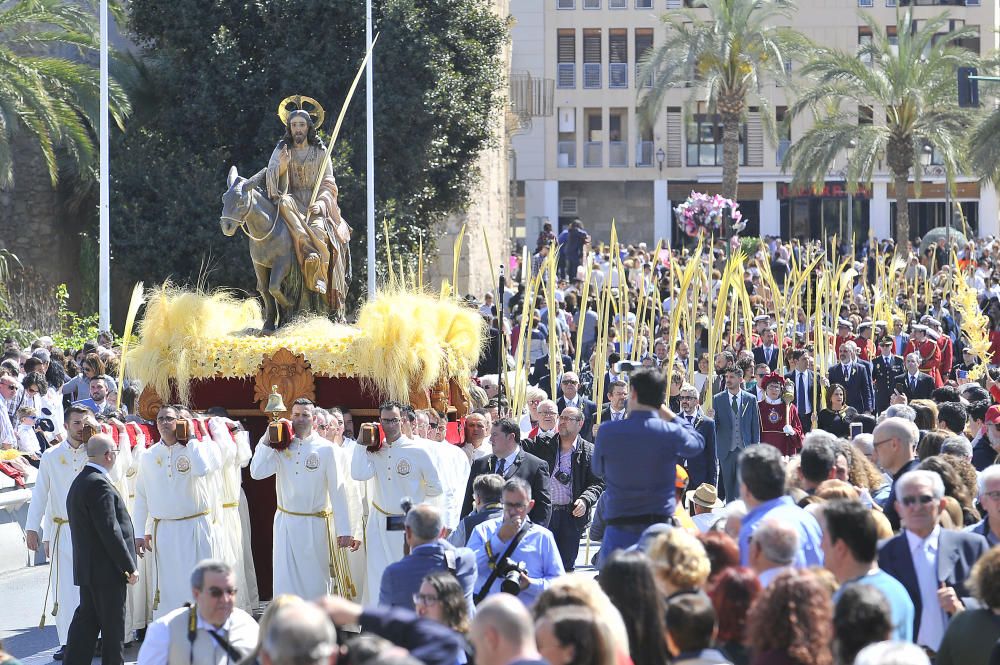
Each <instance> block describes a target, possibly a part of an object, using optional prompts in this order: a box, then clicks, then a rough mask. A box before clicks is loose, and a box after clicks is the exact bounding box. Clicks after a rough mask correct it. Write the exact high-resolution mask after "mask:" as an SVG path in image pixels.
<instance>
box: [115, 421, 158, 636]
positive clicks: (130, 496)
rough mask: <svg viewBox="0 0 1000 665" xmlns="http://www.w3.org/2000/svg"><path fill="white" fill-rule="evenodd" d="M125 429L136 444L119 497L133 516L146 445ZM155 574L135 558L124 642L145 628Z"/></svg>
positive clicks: (147, 561)
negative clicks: (136, 578) (135, 578)
mask: <svg viewBox="0 0 1000 665" xmlns="http://www.w3.org/2000/svg"><path fill="white" fill-rule="evenodd" d="M125 426H126V427H133V428H135V429H136V444H135V448H133V449H132V463H131V464H129V466H128V469H126V471H125V486H126V488H127V490H128V491H127V492H126V493H125V494H123V495H122V496H124V497H125V507H126V508H128V512H129V514H130V515H132V516H134V515H135V482H136V478H137V474H138V473H139V461H140V460H141V459H142V456H143V455H145V454H146V446H147V445H149V443H150V442H149V441H146V435H145V434H144V433H143V431H142V430H141V429H139V428H138V426H137V425H135V423H126V425H125ZM133 527H134V528H135V531H136V536H137V537H139V536H141V535H142V534H140V533H139V532H140V531H142V529H140V528H139V527H138V526H135V525H134V524H133ZM155 574H156V568H155V567H154V564H153V557H152V556H144V557H142V558H141V559H139V581H138V582H136V583H135V584H130V585H129V586H128V588H127V589H126V591H127V593H128V595H127V597H126V601H127V604H126V606H125V636H126V639H128V636H129V635H131V633H132V631H134V630H141V629H142V628H145V627H146V624H147V622H148V620H149V617H150V616H151V615H152V607H153V588H152V580H153V576H154V575H155Z"/></svg>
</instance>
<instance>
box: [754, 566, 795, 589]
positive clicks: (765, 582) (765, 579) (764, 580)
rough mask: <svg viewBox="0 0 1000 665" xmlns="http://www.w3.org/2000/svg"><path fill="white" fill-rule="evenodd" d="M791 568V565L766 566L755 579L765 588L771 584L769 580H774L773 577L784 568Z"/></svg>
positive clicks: (784, 569) (783, 570)
mask: <svg viewBox="0 0 1000 665" xmlns="http://www.w3.org/2000/svg"><path fill="white" fill-rule="evenodd" d="M791 569H792V567H791V566H778V567H777V568H768V569H767V570H765V571H763V572H762V573H760V574H759V575H757V579H758V580H760V586H761V588H763V589H766V588H767V587H769V586H771V582H773V581H774V578H776V577H777V576H778V575H780V574H782V573H783V572H785V571H786V570H791Z"/></svg>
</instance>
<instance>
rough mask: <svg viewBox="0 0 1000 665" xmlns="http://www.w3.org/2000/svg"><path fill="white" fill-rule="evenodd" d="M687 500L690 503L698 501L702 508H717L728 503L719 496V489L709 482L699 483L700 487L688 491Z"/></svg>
mask: <svg viewBox="0 0 1000 665" xmlns="http://www.w3.org/2000/svg"><path fill="white" fill-rule="evenodd" d="M687 500H688V502H689V503H696V504H698V505H699V506H701V507H702V508H712V509H715V508H722V507H723V506H724V505H726V502H725V501H723V500H722V499H720V498H719V491H718V490H717V489H715V486H714V485H709V484H708V483H702V484H701V485H698V489H695V490H691V491H690V492H688V493H687Z"/></svg>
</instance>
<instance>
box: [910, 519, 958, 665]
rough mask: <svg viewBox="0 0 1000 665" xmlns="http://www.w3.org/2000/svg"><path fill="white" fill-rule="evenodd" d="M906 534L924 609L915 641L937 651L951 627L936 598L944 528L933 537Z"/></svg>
mask: <svg viewBox="0 0 1000 665" xmlns="http://www.w3.org/2000/svg"><path fill="white" fill-rule="evenodd" d="M905 533H906V544H907V545H908V546H909V548H910V556H911V557H912V558H913V568H914V570H915V571H916V573H917V586H918V587H919V588H920V605H921V607H920V617H919V623H918V626H919V627H918V629H917V634H916V636H915V637H916V640H915V641H916V643H917V644H919V645H921V646H926V647H928V648H930V649H933V650H934V651H937V650H938V647H939V646H941V638H942V637H944V631H945V628H946V627H947V625H948V618H947V617H946V616H945V613H944V610H943V609H941V605H940V603H938V598H937V589H938V574H937V555H938V538H939V536H940V535H941V527H939V526H935V527H934V530H933V531H931V533H930V535H928V536H927V538H923V539H922V538H920V536H918V535H916V534H915V533H913V532H911V531H905Z"/></svg>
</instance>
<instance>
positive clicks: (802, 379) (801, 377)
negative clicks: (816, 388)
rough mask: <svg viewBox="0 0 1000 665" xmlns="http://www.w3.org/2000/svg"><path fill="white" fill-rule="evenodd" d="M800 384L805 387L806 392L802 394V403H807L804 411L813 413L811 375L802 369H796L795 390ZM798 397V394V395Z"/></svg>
mask: <svg viewBox="0 0 1000 665" xmlns="http://www.w3.org/2000/svg"><path fill="white" fill-rule="evenodd" d="M799 385H802V386H804V387H805V389H806V390H805V393H804V394H803V395H802V404H804V405H805V409H804V410H803V411H802V413H812V405H811V404H810V403H809V375H808V374H806V373H805V372H802V371H800V370H795V390H796V391H797V390H798V389H799ZM796 397H797V395H796Z"/></svg>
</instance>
